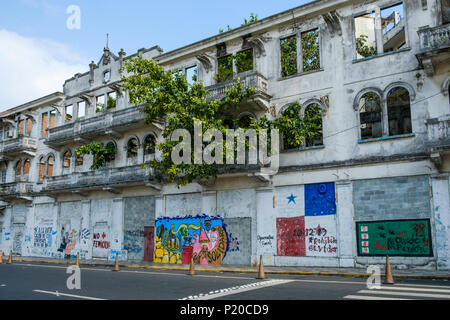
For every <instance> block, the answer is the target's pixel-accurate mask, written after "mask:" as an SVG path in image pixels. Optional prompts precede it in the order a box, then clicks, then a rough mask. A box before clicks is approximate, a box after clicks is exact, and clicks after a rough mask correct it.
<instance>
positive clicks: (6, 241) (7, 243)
mask: <svg viewBox="0 0 450 320" xmlns="http://www.w3.org/2000/svg"><path fill="white" fill-rule="evenodd" d="M11 217H12V206H11V205H7V206H6V208H5V213H4V215H3V230H2V231H3V233H2V234H1V237H2V242H1V245H0V250H2V251H3V252H4V253H5V256H8V255H9V251H10V250H12V230H11Z"/></svg>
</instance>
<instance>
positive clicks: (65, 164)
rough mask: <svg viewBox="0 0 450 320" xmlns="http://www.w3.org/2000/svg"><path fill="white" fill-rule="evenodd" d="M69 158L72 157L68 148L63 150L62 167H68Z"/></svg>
mask: <svg viewBox="0 0 450 320" xmlns="http://www.w3.org/2000/svg"><path fill="white" fill-rule="evenodd" d="M71 159H72V153H71V152H70V151H69V150H67V151H66V152H64V155H63V168H64V169H70V161H71Z"/></svg>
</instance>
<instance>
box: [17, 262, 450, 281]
mask: <svg viewBox="0 0 450 320" xmlns="http://www.w3.org/2000/svg"><path fill="white" fill-rule="evenodd" d="M14 261H17V262H35V263H46V264H63V265H74V262H73V261H71V260H68V261H61V260H54V261H50V260H29V259H24V258H15V259H14ZM83 265H84V266H91V267H96V266H102V267H114V264H113V263H101V262H80V266H83ZM119 266H120V267H121V268H129V269H148V270H152V269H153V270H176V271H188V270H189V266H186V267H176V266H168V265H162V266H145V265H136V264H119ZM196 271H201V272H216V273H220V272H229V273H258V270H257V269H254V270H253V269H235V268H223V269H222V268H220V269H219V268H216V269H212V268H211V269H210V268H202V267H196ZM264 272H265V273H266V274H285V275H306V276H342V277H352V278H367V277H370V276H371V275H372V274H369V273H352V272H325V271H294V270H289V271H287V270H267V269H266V270H264ZM381 277H384V275H381ZM393 277H395V278H399V279H428V280H450V275H449V276H441V275H401V274H397V275H395V274H394V275H393Z"/></svg>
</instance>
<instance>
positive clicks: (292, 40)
mask: <svg viewBox="0 0 450 320" xmlns="http://www.w3.org/2000/svg"><path fill="white" fill-rule="evenodd" d="M298 38H299V39H298ZM299 40H300V41H299ZM280 51H281V52H280V53H281V76H282V77H289V76H292V75H295V74H297V73H302V72H308V71H314V70H319V69H320V65H321V61H320V33H319V29H318V28H315V29H312V30H308V31H304V32H301V33H300V34H299V35H297V34H296V35H292V36H289V37H287V38H284V39H281V40H280ZM299 54H300V57H301V58H300V59H299Z"/></svg>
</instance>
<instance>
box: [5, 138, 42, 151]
mask: <svg viewBox="0 0 450 320" xmlns="http://www.w3.org/2000/svg"><path fill="white" fill-rule="evenodd" d="M36 149H37V145H36V139H35V138H31V137H27V136H20V137H18V138H15V139H10V140H4V141H2V142H1V143H0V154H1V155H19V154H26V155H31V156H33V155H34V152H36Z"/></svg>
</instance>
